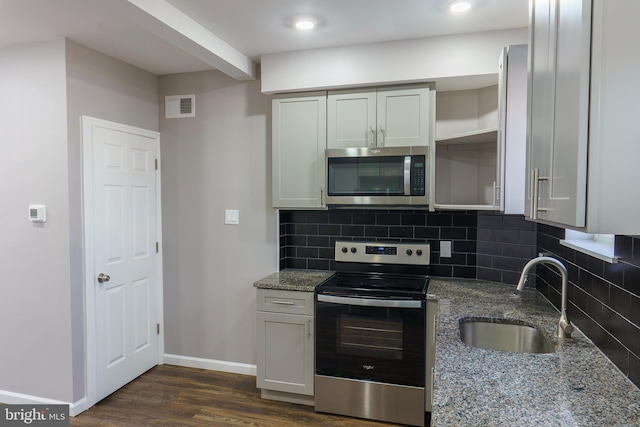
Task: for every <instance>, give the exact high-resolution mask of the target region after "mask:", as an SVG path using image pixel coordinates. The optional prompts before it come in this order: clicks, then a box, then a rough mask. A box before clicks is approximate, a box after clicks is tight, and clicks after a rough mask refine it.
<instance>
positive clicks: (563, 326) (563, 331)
mask: <svg viewBox="0 0 640 427" xmlns="http://www.w3.org/2000/svg"><path fill="white" fill-rule="evenodd" d="M538 264H551V265H553V266H555V267H556V268H557V269H558V270H559V271H560V275H561V276H562V302H561V304H560V321H559V322H558V338H571V332H573V325H571V321H570V320H569V316H568V315H567V281H568V279H567V277H568V273H567V269H566V267H565V266H564V264H562V263H561V262H560V261H558V260H557V259H555V258H551V257H548V256H540V257H537V258H534V259H532V260H531V261H529V262H528V263H526V264H525V266H524V268H523V269H522V274H521V275H520V280H519V281H518V287H517V289H518V291H522V289H523V288H524V282H525V281H526V280H527V273H528V272H529V270H530V269H531V267H533V266H536V265H538Z"/></svg>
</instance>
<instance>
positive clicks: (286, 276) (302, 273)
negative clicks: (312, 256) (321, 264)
mask: <svg viewBox="0 0 640 427" xmlns="http://www.w3.org/2000/svg"><path fill="white" fill-rule="evenodd" d="M334 274H335V273H334V272H333V271H325V270H293V269H287V270H282V271H280V272H278V273H274V274H272V275H270V276H267V277H264V278H262V279H260V280H258V281H257V282H255V283H254V284H253V286H255V287H256V288H259V289H279V290H283V291H303V292H313V291H314V289H315V288H316V286H317V285H319V284H320V283H322V282H324V281H325V280H327V279H328V278H329V277H331V276H333V275H334Z"/></svg>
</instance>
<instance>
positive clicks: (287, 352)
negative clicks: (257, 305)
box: [256, 311, 314, 396]
mask: <svg viewBox="0 0 640 427" xmlns="http://www.w3.org/2000/svg"><path fill="white" fill-rule="evenodd" d="M257 322H258V361H257V378H256V384H257V386H258V388H264V389H268V390H275V391H283V392H287V393H297V394H304V395H309V396H313V393H314V389H313V379H314V344H313V341H314V336H313V317H312V316H300V315H294V314H281V313H270V312H263V311H258V312H257Z"/></svg>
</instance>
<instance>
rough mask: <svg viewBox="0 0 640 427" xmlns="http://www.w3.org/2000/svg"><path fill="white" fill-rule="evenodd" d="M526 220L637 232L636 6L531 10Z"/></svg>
mask: <svg viewBox="0 0 640 427" xmlns="http://www.w3.org/2000/svg"><path fill="white" fill-rule="evenodd" d="M530 8H531V9H530V19H531V22H530V41H531V45H530V54H529V55H530V57H529V67H530V69H529V91H528V93H529V102H530V105H529V120H528V143H527V144H528V146H527V172H528V173H527V188H528V198H527V215H528V217H529V218H530V219H533V220H536V221H539V222H543V223H549V224H552V225H557V226H562V227H569V228H575V229H579V230H581V231H587V232H593V233H612V234H639V233H640V221H638V220H637V212H638V211H640V197H636V195H635V194H634V191H633V190H632V188H633V185H634V183H635V182H637V180H638V178H640V172H639V171H640V169H639V168H638V159H640V144H638V143H637V136H638V135H640V120H638V116H637V111H638V108H637V102H638V101H637V100H638V99H640V85H638V82H637V77H636V75H637V70H638V69H639V67H640V54H638V48H637V40H638V37H639V36H640V28H639V27H638V25H637V23H636V22H635V21H636V18H637V16H640V2H638V1H635V0H616V1H607V0H562V1H560V0H535V1H532V2H531V3H530Z"/></svg>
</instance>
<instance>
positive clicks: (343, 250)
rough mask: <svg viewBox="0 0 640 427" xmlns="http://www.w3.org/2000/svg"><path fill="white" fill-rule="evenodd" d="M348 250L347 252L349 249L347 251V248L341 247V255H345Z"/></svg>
mask: <svg viewBox="0 0 640 427" xmlns="http://www.w3.org/2000/svg"><path fill="white" fill-rule="evenodd" d="M348 250H349V249H347V247H346V246H343V247H342V253H343V254H346V253H347V251H348Z"/></svg>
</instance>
